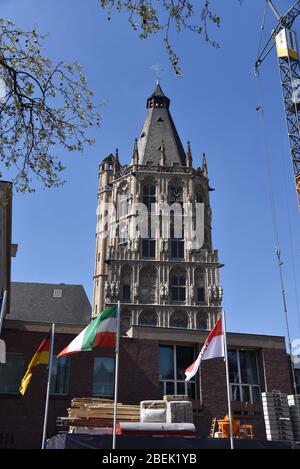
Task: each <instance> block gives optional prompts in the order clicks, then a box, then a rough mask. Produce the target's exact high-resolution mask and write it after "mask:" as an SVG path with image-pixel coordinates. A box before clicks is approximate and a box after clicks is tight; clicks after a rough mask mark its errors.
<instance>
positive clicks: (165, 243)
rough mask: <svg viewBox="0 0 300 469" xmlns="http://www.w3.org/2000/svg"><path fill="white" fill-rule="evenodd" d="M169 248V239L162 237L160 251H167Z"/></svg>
mask: <svg viewBox="0 0 300 469" xmlns="http://www.w3.org/2000/svg"><path fill="white" fill-rule="evenodd" d="M168 248H169V243H168V240H167V239H165V238H164V239H161V240H160V252H164V253H167V252H168Z"/></svg>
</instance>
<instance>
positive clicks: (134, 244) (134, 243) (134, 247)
mask: <svg viewBox="0 0 300 469" xmlns="http://www.w3.org/2000/svg"><path fill="white" fill-rule="evenodd" d="M139 249H140V238H133V239H131V240H130V250H131V251H132V252H138V250H139Z"/></svg>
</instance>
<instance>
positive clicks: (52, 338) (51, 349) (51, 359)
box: [42, 323, 55, 449]
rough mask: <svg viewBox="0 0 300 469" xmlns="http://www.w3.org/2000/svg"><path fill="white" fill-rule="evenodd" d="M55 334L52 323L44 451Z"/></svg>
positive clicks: (44, 437) (44, 436)
mask: <svg viewBox="0 0 300 469" xmlns="http://www.w3.org/2000/svg"><path fill="white" fill-rule="evenodd" d="M54 333H55V324H54V323H52V328H51V344H50V355H49V365H48V381H47V392H46V403H45V414H44V425H43V437H42V449H45V444H46V436H47V423H48V409H49V395H50V385H51V374H52V362H53V346H54Z"/></svg>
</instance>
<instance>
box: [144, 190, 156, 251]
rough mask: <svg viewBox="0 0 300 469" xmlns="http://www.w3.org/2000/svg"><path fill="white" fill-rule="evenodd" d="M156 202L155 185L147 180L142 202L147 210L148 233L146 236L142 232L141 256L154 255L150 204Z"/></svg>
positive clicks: (154, 244)
mask: <svg viewBox="0 0 300 469" xmlns="http://www.w3.org/2000/svg"><path fill="white" fill-rule="evenodd" d="M155 203H156V187H155V184H154V182H151V181H149V182H148V183H145V184H144V185H143V204H144V205H145V206H146V207H147V211H148V233H147V237H145V234H143V236H144V238H143V246H142V250H143V257H152V258H154V257H155V250H156V241H155V239H152V237H153V238H154V237H155V235H153V234H152V233H151V209H152V204H155Z"/></svg>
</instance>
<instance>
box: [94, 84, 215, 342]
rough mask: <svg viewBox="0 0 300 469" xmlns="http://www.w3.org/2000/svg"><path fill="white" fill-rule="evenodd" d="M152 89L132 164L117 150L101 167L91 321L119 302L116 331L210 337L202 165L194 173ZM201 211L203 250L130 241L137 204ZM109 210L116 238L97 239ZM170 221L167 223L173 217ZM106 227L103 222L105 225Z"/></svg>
mask: <svg viewBox="0 0 300 469" xmlns="http://www.w3.org/2000/svg"><path fill="white" fill-rule="evenodd" d="M169 106H170V100H169V98H168V97H167V96H165V94H164V93H163V91H162V89H161V87H160V85H159V84H157V87H156V89H155V91H154V93H153V94H152V95H151V96H150V97H149V98H148V100H147V116H146V119H145V122H144V125H143V128H142V132H141V134H140V137H139V139H138V140H136V142H135V145H134V151H133V156H132V160H131V163H130V164H129V165H124V166H123V165H121V164H120V162H119V157H118V151H116V153H115V154H114V155H113V154H111V155H109V156H108V157H107V158H105V159H104V160H103V161H102V163H101V164H100V171H99V195H98V225H99V227H100V228H99V230H98V231H97V236H96V259H95V275H94V299H93V315H94V316H96V315H97V314H98V313H99V312H101V311H102V310H103V309H104V308H105V307H106V306H107V305H110V304H113V303H116V302H117V301H118V300H120V302H121V304H122V306H121V331H122V333H123V334H126V331H127V330H128V329H129V328H130V326H131V325H143V326H157V327H164V328H185V329H202V330H209V329H211V327H212V326H213V324H214V322H215V321H216V318H217V316H218V313H219V312H220V311H221V300H222V288H221V286H220V281H219V273H218V269H219V267H220V264H219V261H218V253H217V251H215V250H213V249H212V237H211V209H210V202H209V192H210V190H211V189H210V187H209V180H208V174H207V164H206V159H205V156H203V162H202V168H194V167H193V162H192V152H191V148H190V144H189V143H188V146H187V151H186V152H185V151H184V149H183V146H182V144H181V141H180V138H179V136H178V133H177V131H176V128H175V125H174V122H173V119H172V116H171V114H170V111H169ZM156 202H168V203H169V204H171V203H174V202H176V203H179V204H183V203H185V202H189V203H191V204H195V202H198V203H203V204H204V243H203V245H202V247H201V248H200V249H194V248H193V247H192V245H191V244H190V243H189V242H188V241H187V239H186V237H185V234H184V230H183V234H182V236H181V237H180V238H178V237H176V238H175V237H174V230H173V231H172V218H171V223H170V225H171V230H170V236H169V237H161V236H157V237H151V236H152V234H151V233H150V230H149V235H148V236H146V237H141V236H136V237H133V238H132V237H129V236H128V232H129V231H130V225H131V223H132V221H133V220H134V218H135V217H136V216H137V210H136V208H135V207H136V205H135V204H136V203H143V204H145V206H146V207H150V206H151V204H153V203H156ZM108 203H110V204H113V206H114V207H115V208H116V233H115V234H116V236H111V237H107V236H106V237H104V236H103V231H104V230H105V229H106V228H107V224H105V223H104V220H105V219H106V216H107V212H108V210H107V205H106V204H108ZM173 222H174V218H173ZM108 224H109V223H108Z"/></svg>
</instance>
